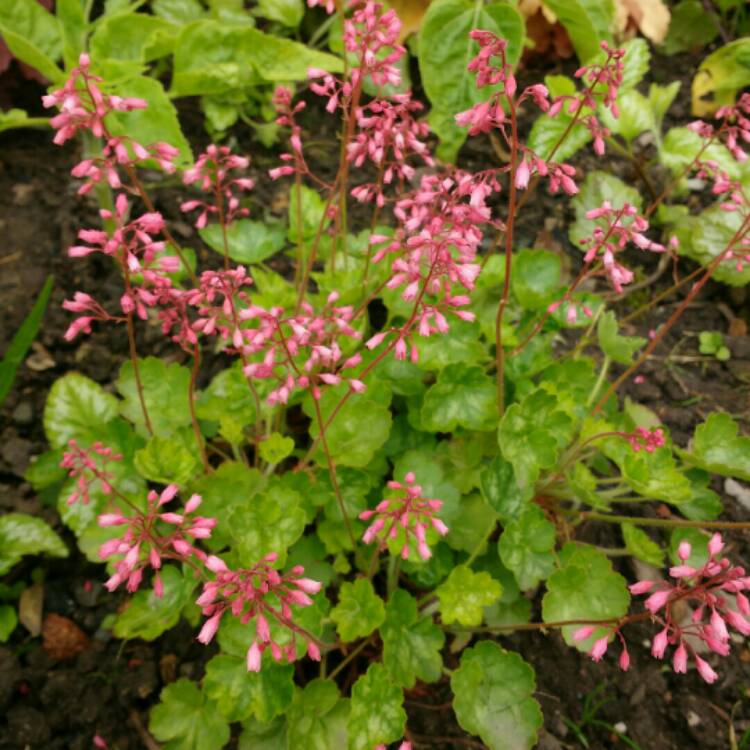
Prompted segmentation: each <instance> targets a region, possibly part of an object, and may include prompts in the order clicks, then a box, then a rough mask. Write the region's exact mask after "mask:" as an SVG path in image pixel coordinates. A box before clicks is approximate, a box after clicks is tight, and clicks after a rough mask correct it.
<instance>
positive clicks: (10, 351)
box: [0, 276, 55, 406]
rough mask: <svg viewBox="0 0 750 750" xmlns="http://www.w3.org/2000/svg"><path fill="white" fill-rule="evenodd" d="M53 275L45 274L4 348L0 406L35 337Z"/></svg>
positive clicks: (47, 300) (50, 288) (1, 361)
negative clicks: (18, 325)
mask: <svg viewBox="0 0 750 750" xmlns="http://www.w3.org/2000/svg"><path fill="white" fill-rule="evenodd" d="M54 281H55V277H54V276H47V280H46V281H45V282H44V286H43V287H42V290H41V292H39V296H38V297H37V298H36V301H35V302H34V306H33V307H32V308H31V311H30V312H29V314H28V315H27V316H26V317H25V318H24V321H23V323H21V326H20V328H19V329H18V330H17V331H16V332H15V334H14V335H13V338H12V339H11V341H10V344H8V348H7V349H6V350H5V354H4V355H3V358H2V360H0V406H2V403H3V401H5V397H6V396H7V395H8V392H9V391H10V389H11V388H12V387H13V381H14V380H15V379H16V372H17V370H18V367H19V365H20V364H21V362H23V360H24V359H25V358H26V352H28V351H29V347H30V346H31V343H32V342H33V341H34V339H35V338H36V334H37V332H38V331H39V326H40V325H41V324H42V320H43V318H44V313H45V311H46V309H47V303H48V302H49V295H50V293H51V292H52V286H53V284H54Z"/></svg>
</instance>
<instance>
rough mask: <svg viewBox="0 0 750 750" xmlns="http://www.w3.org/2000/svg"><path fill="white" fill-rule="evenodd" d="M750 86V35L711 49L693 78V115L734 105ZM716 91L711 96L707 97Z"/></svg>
mask: <svg viewBox="0 0 750 750" xmlns="http://www.w3.org/2000/svg"><path fill="white" fill-rule="evenodd" d="M748 85H750V38H748V37H743V38H742V39H736V40H735V41H733V42H729V44H725V45H724V46H723V47H719V49H717V50H716V51H715V52H712V53H711V54H710V55H709V56H708V57H707V58H706V59H705V60H703V62H702V63H701V64H700V67H699V68H698V72H697V73H696V74H695V78H693V87H692V102H693V114H694V115H697V116H698V117H703V116H705V115H708V114H713V113H714V112H715V111H716V109H718V108H719V107H720V106H722V105H725V104H726V105H728V104H732V103H733V102H734V100H735V97H736V96H737V92H738V91H740V90H741V89H743V88H745V86H748ZM708 94H713V97H712V98H711V99H706V96H707V95H708Z"/></svg>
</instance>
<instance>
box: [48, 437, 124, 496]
mask: <svg viewBox="0 0 750 750" xmlns="http://www.w3.org/2000/svg"><path fill="white" fill-rule="evenodd" d="M111 461H122V456H121V455H120V454H119V453H114V452H113V450H112V449H111V448H108V447H106V446H105V445H103V444H102V443H100V442H99V441H97V442H95V443H92V444H91V445H90V446H89V447H88V448H81V447H80V446H79V445H78V443H77V441H75V440H72V439H71V440H69V441H68V450H67V451H65V452H64V453H63V457H62V461H60V468H62V469H67V471H68V476H69V477H70V478H71V479H75V480H76V488H75V490H73V492H71V494H70V496H69V497H68V505H72V504H73V503H75V502H76V501H78V500H82V501H83V504H84V505H88V503H89V499H90V492H91V487H92V485H93V484H94V483H95V482H99V486H100V488H101V491H102V492H103V493H104V494H105V495H109V494H110V493H111V492H112V486H111V484H110V480H111V479H112V474H111V473H110V472H108V471H107V468H106V467H107V464H108V463H110V462H111Z"/></svg>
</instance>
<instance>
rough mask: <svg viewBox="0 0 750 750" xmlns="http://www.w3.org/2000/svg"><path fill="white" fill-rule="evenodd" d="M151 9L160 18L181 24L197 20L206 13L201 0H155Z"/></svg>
mask: <svg viewBox="0 0 750 750" xmlns="http://www.w3.org/2000/svg"><path fill="white" fill-rule="evenodd" d="M151 10H152V11H153V12H154V14H155V15H157V16H159V18H163V19H165V20H166V21H171V22H172V23H176V24H179V25H180V26H181V25H182V24H185V23H190V21H197V20H198V19H200V18H202V17H203V16H204V15H205V12H206V11H205V10H204V9H203V6H202V5H201V3H200V0H153V2H152V3H151Z"/></svg>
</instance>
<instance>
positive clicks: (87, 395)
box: [44, 372, 118, 448]
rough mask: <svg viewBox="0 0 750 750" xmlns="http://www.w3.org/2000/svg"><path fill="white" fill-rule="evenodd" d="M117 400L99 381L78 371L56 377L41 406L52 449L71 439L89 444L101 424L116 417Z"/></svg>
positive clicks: (97, 434) (45, 430)
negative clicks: (43, 405)
mask: <svg viewBox="0 0 750 750" xmlns="http://www.w3.org/2000/svg"><path fill="white" fill-rule="evenodd" d="M117 410H118V401H117V399H116V398H115V397H114V396H113V395H112V394H110V393H107V392H106V391H105V390H104V389H103V388H102V387H101V386H100V385H99V384H98V383H95V382H94V381H93V380H91V379H90V378H87V377H86V376H85V375H81V374H80V373H78V372H69V373H68V374H67V375H63V376H62V377H61V378H58V379H57V380H56V381H55V382H54V383H53V385H52V388H50V391H49V395H48V396H47V403H46V405H45V407H44V433H45V435H46V436H47V440H49V442H50V445H51V446H52V447H53V448H65V447H67V445H68V441H70V440H78V441H80V442H84V443H92V442H94V441H95V440H97V439H98V436H99V434H100V432H101V430H102V428H103V427H104V425H105V424H106V423H107V422H109V421H110V420H111V419H114V418H115V417H116V416H117Z"/></svg>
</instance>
